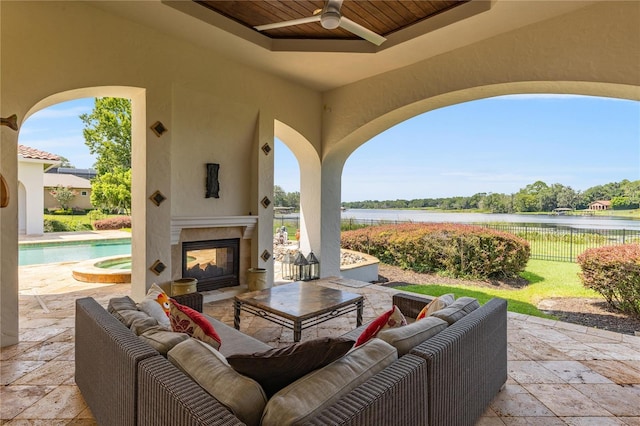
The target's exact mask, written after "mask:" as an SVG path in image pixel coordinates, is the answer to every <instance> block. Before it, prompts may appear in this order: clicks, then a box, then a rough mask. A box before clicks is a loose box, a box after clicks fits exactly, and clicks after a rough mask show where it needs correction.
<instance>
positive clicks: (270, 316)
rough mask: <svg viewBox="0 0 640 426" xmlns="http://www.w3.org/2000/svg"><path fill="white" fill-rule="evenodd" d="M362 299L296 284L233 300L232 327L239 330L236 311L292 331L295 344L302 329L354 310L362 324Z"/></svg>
mask: <svg viewBox="0 0 640 426" xmlns="http://www.w3.org/2000/svg"><path fill="white" fill-rule="evenodd" d="M362 308H363V298H362V296H361V295H359V294H355V293H348V292H346V291H342V290H336V289H333V288H327V287H323V286H320V285H318V284H316V283H314V282H313V281H312V282H303V281H296V282H293V283H289V284H283V285H279V286H276V287H272V288H269V289H266V290H260V291H253V292H250V293H244V294H241V295H239V296H235V297H234V302H233V309H234V312H233V325H234V327H235V328H236V329H237V330H240V311H245V312H248V313H250V314H253V315H256V316H259V317H261V318H264V319H266V320H269V321H271V322H273V323H276V324H279V325H282V326H284V327H286V328H288V329H290V330H293V340H294V341H295V342H299V341H300V339H301V337H302V330H305V329H307V328H309V327H311V326H314V325H317V324H320V323H322V322H325V321H328V320H330V319H333V318H336V317H339V316H341V315H345V314H347V313H349V312H353V311H356V312H357V314H356V324H357V326H360V325H362Z"/></svg>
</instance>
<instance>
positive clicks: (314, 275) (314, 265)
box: [307, 252, 320, 280]
mask: <svg viewBox="0 0 640 426" xmlns="http://www.w3.org/2000/svg"><path fill="white" fill-rule="evenodd" d="M307 262H309V279H310V280H317V279H318V278H320V262H319V261H318V258H317V257H316V255H315V254H313V252H309V256H307Z"/></svg>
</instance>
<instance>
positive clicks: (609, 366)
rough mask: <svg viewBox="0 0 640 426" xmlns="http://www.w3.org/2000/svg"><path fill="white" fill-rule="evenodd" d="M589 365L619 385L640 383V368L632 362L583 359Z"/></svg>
mask: <svg viewBox="0 0 640 426" xmlns="http://www.w3.org/2000/svg"><path fill="white" fill-rule="evenodd" d="M582 363H583V364H585V365H586V366H587V367H589V368H591V369H592V370H594V371H596V372H598V373H599V374H601V375H603V376H605V377H607V378H609V379H611V381H613V382H614V383H617V384H619V385H623V384H633V383H640V370H638V369H636V368H635V367H634V365H633V364H632V363H631V362H625V361H616V360H591V361H582Z"/></svg>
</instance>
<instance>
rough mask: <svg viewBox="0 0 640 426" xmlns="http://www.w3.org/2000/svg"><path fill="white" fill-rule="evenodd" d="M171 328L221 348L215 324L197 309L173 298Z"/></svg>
mask: <svg viewBox="0 0 640 426" xmlns="http://www.w3.org/2000/svg"><path fill="white" fill-rule="evenodd" d="M170 312H171V314H170V320H171V328H172V329H173V331H176V332H178V333H186V334H188V335H189V336H191V337H194V338H196V339H198V340H201V341H203V342H205V343H207V344H209V345H211V346H212V347H213V348H215V349H219V348H220V345H221V343H222V341H221V339H220V336H219V335H218V333H216V329H215V328H213V325H212V324H211V323H210V322H209V321H207V319H206V318H205V317H204V316H203V315H202V314H201V313H200V312H198V311H196V310H195V309H192V308H190V307H188V306H184V305H181V304H179V303H178V302H176V301H175V300H173V299H172V300H171V303H170Z"/></svg>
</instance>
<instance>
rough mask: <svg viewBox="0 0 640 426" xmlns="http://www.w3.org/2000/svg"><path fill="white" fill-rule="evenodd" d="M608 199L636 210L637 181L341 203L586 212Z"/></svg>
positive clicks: (366, 206)
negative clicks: (580, 187) (498, 192)
mask: <svg viewBox="0 0 640 426" xmlns="http://www.w3.org/2000/svg"><path fill="white" fill-rule="evenodd" d="M598 200H610V201H611V205H612V208H613V209H637V208H639V207H640V180H636V181H629V180H627V179H624V180H622V181H621V182H612V183H607V184H604V185H597V186H594V187H591V188H589V189H587V190H585V191H584V192H580V191H576V190H574V189H573V188H571V187H570V186H565V185H562V184H559V183H554V184H552V185H548V184H546V183H545V182H542V181H536V182H534V183H531V184H529V185H526V186H525V187H524V188H521V189H520V190H519V191H518V192H516V193H514V194H496V193H484V192H483V193H478V194H474V195H472V196H470V197H448V198H423V199H413V200H385V201H378V200H365V201H354V202H343V203H342V205H343V206H344V207H349V208H354V209H358V208H360V209H384V208H395V209H406V208H440V209H444V210H463V209H478V210H484V211H490V212H492V213H521V212H551V211H553V210H554V209H556V208H570V209H576V210H580V209H586V208H587V207H589V204H590V203H592V202H593V201H598Z"/></svg>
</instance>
